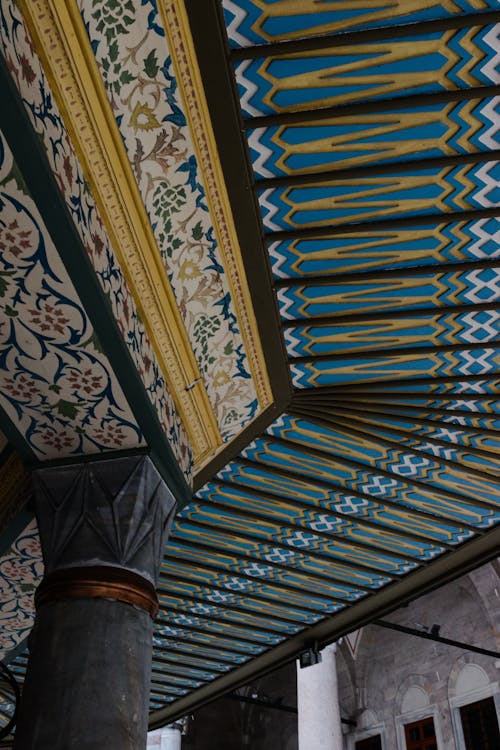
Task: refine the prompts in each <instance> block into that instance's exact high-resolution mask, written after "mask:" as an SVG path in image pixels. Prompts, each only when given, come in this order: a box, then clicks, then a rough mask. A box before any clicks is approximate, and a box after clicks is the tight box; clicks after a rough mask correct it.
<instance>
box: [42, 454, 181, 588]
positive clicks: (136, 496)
mask: <svg viewBox="0 0 500 750" xmlns="http://www.w3.org/2000/svg"><path fill="white" fill-rule="evenodd" d="M33 479H34V486H35V496H36V514H37V519H38V527H39V530H40V538H41V543H42V552H43V558H44V562H45V573H46V575H48V574H51V573H54V572H56V571H59V570H62V569H69V568H83V567H91V566H93V567H98V566H108V567H116V568H121V569H124V570H127V571H130V572H132V573H136V574H138V575H140V576H142V577H143V578H145V579H146V580H147V581H149V582H150V583H151V584H153V585H155V584H156V582H157V579H158V575H159V568H160V563H161V556H162V555H161V553H162V549H163V545H164V541H165V535H166V533H167V531H168V528H169V526H170V524H171V521H172V519H173V516H174V514H175V498H174V496H173V495H172V493H171V491H170V490H169V488H168V487H167V485H166V484H165V482H164V480H163V478H162V477H161V476H160V474H159V472H158V470H157V469H156V467H155V465H154V463H153V462H152V461H151V459H150V458H149V456H146V455H144V454H141V455H135V456H127V457H124V458H113V459H96V460H95V461H85V462H82V463H75V464H69V465H63V466H57V467H46V468H42V469H38V470H36V471H35V472H34V476H33Z"/></svg>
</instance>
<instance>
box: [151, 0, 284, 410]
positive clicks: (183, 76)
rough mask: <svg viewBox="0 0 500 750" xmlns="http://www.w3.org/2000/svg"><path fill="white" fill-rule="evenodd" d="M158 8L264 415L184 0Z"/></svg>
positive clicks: (252, 325) (266, 389) (261, 373)
mask: <svg viewBox="0 0 500 750" xmlns="http://www.w3.org/2000/svg"><path fill="white" fill-rule="evenodd" d="M201 1H202V0H200V2H201ZM158 5H159V8H160V12H161V16H162V21H163V28H164V30H165V34H166V38H167V42H168V47H169V50H170V53H171V57H172V63H173V66H174V70H175V77H176V79H177V84H178V86H179V90H180V92H181V96H182V99H183V102H184V109H185V113H186V118H187V121H188V124H189V130H190V133H191V138H192V140H193V146H194V150H195V154H196V159H197V162H198V167H199V169H200V172H201V182H202V183H203V186H204V188H205V193H206V196H207V202H208V206H209V211H210V215H211V217H212V221H213V225H214V230H215V235H216V237H217V243H218V246H219V248H220V251H221V253H222V264H223V266H224V269H225V271H226V274H227V279H228V284H229V289H230V293H231V297H232V300H233V303H234V305H235V308H236V317H237V319H238V323H239V326H240V331H241V336H242V338H243V343H244V346H245V351H246V354H247V357H248V361H249V366H250V372H251V375H252V378H253V382H254V384H255V390H256V392H257V398H258V401H259V406H260V409H261V410H263V409H265V408H266V407H268V406H270V405H271V404H272V403H273V400H274V399H273V394H272V390H271V384H270V381H269V375H268V372H267V366H266V361H265V357H264V352H263V350H262V345H261V341H260V336H259V331H258V326H257V320H256V317H255V313H254V309H253V302H252V298H251V296H250V290H249V288H248V282H247V278H246V274H245V269H244V265H243V260H242V257H241V249H240V245H239V242H238V235H237V233H236V227H235V224H234V218H233V213H232V210H231V205H230V203H229V196H228V194H227V188H226V183H225V180H224V174H223V172H222V167H221V163H220V159H219V153H218V149H217V144H216V141H215V135H214V132H213V128H212V121H211V118H210V113H209V110H208V105H207V101H206V96H205V90H204V88H203V83H202V79H201V73H200V69H199V65H198V59H197V57H196V52H195V49H194V43H193V39H192V36H191V29H190V26H189V19H188V16H187V12H186V7H185V4H184V1H183V0H160V2H159V4H158Z"/></svg>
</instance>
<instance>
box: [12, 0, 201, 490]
mask: <svg viewBox="0 0 500 750" xmlns="http://www.w3.org/2000/svg"><path fill="white" fill-rule="evenodd" d="M0 52H1V53H2V54H3V55H4V57H5V60H6V63H7V66H8V68H9V70H10V72H11V74H12V77H13V79H14V81H15V83H16V85H17V88H18V90H19V92H20V95H21V97H22V99H23V103H24V105H25V107H26V111H27V113H28V115H29V117H30V120H31V122H32V125H33V127H34V128H35V130H36V131H37V133H38V134H39V135H40V140H41V143H42V144H43V146H44V148H45V151H46V155H47V158H48V161H49V163H50V166H51V168H52V171H53V173H54V175H55V177H56V180H57V181H58V183H59V187H60V190H61V193H62V195H63V197H64V199H65V202H66V205H67V207H68V210H69V212H70V214H71V215H72V217H73V219H74V222H75V226H76V228H77V230H78V232H79V234H80V237H81V240H82V242H83V244H84V246H85V248H86V250H87V253H88V255H89V258H90V260H91V262H92V264H93V266H94V268H95V271H96V274H97V277H98V279H99V282H100V284H101V286H102V288H103V291H104V292H105V294H106V295H107V297H108V298H109V300H110V304H111V306H112V309H113V313H114V316H115V318H116V320H117V322H118V325H119V327H120V329H121V332H122V334H123V338H124V341H125V342H126V344H127V346H128V349H129V352H130V355H131V357H132V360H133V362H134V364H135V366H136V368H137V371H138V373H139V375H140V377H141V380H142V382H143V383H144V387H145V389H146V391H147V393H148V396H149V398H150V400H151V402H152V404H153V406H154V408H155V410H156V412H157V414H158V417H159V419H160V422H161V424H162V425H163V428H164V430H165V433H166V434H167V435H168V438H169V442H170V445H171V447H172V450H173V451H174V454H175V455H176V458H177V460H178V462H179V465H180V467H181V469H182V470H183V472H184V474H185V476H186V479H187V481H190V478H191V470H192V453H191V448H190V445H189V442H188V439H187V435H186V432H185V430H184V427H183V425H182V423H181V421H180V419H179V416H178V414H177V412H176V409H175V406H174V403H173V400H172V397H171V394H170V393H169V392H168V390H167V387H166V383H165V379H164V376H163V374H162V372H161V371H160V368H159V366H158V362H157V360H156V357H155V354H154V352H153V349H152V347H151V344H150V342H149V339H148V337H147V334H146V332H145V330H144V326H143V324H142V322H141V320H140V319H139V317H138V314H137V310H136V307H135V304H134V301H133V299H132V296H131V294H130V291H129V289H128V287H127V284H126V281H125V279H124V277H123V273H122V271H121V268H120V266H119V264H118V262H117V260H116V257H115V255H114V251H113V248H112V247H111V244H110V241H109V238H108V236H107V234H106V232H105V229H104V226H103V223H102V221H101V219H100V216H99V213H98V211H97V208H96V205H95V202H94V200H93V198H92V195H91V193H90V190H89V188H88V185H87V183H86V181H85V177H84V175H83V171H82V168H81V165H80V163H79V161H78V158H77V156H76V154H75V151H74V149H73V146H72V144H71V141H70V139H69V136H68V133H67V131H66V128H65V125H64V123H63V120H62V118H61V115H60V112H59V110H58V108H57V105H56V102H55V100H54V97H53V95H52V92H51V89H50V86H49V83H48V81H47V78H46V76H45V74H44V71H43V69H42V66H41V63H40V60H39V58H38V56H37V54H36V52H35V49H34V47H33V43H32V40H31V38H30V35H29V33H28V30H27V28H26V26H25V24H24V21H23V18H22V16H21V13H20V11H19V9H18V8H17V6H16V4H15V2H14V0H2V3H1V4H0Z"/></svg>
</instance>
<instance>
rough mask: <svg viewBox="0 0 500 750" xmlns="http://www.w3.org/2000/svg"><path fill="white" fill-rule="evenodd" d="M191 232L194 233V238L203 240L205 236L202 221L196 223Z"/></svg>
mask: <svg viewBox="0 0 500 750" xmlns="http://www.w3.org/2000/svg"><path fill="white" fill-rule="evenodd" d="M191 234H192V235H193V239H194V240H201V238H202V237H203V228H202V226H201V221H199V222H198V223H197V224H195V225H194V227H193V229H192V231H191Z"/></svg>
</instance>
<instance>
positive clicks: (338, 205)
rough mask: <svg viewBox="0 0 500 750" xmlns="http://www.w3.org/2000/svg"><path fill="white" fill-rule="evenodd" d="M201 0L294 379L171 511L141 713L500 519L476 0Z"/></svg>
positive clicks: (487, 145)
mask: <svg viewBox="0 0 500 750" xmlns="http://www.w3.org/2000/svg"><path fill="white" fill-rule="evenodd" d="M223 5H224V10H225V19H226V24H227V27H228V31H229V43H230V46H231V48H232V53H231V58H232V59H231V65H232V69H233V71H234V76H235V79H236V83H237V86H238V92H239V96H240V100H241V111H242V116H243V118H244V128H245V131H246V141H247V145H248V153H249V155H250V159H251V164H252V168H253V173H254V179H255V190H256V194H257V197H258V201H259V205H260V209H261V214H262V223H263V227H264V231H265V240H266V244H267V247H268V251H269V261H270V264H271V266H272V273H273V276H274V282H275V294H276V302H277V305H278V306H279V310H280V315H281V319H282V330H283V337H284V341H285V344H286V350H287V354H288V358H289V367H290V375H291V379H292V382H293V386H294V388H295V395H294V397H293V400H292V403H291V405H290V407H289V409H288V411H287V413H285V414H283V415H282V416H281V417H280V418H279V419H277V420H276V421H275V422H274V423H273V424H272V425H271V426H270V427H269V428H268V429H267V430H266V431H265V432H264V434H262V435H261V436H260V437H259V438H257V439H256V440H254V441H253V442H252V443H251V444H250V445H249V446H248V447H247V448H246V449H245V450H243V451H242V452H241V454H240V455H239V456H238V457H237V458H236V459H235V460H233V461H231V462H230V463H229V464H228V465H227V466H226V467H225V468H224V469H223V470H222V471H220V472H219V473H218V475H217V476H216V477H214V479H213V481H211V482H209V483H208V484H206V485H205V486H204V487H203V488H202V489H200V490H199V492H198V493H197V496H196V500H195V502H193V503H192V504H191V505H189V506H188V507H186V508H185V509H184V510H183V511H182V512H181V513H180V515H179V516H178V518H177V521H176V523H175V528H174V531H173V534H172V538H171V540H170V542H169V545H168V548H167V556H166V560H165V563H164V566H163V572H162V583H161V601H162V606H163V614H162V621H161V622H160V623H159V624H158V627H157V629H156V638H155V646H156V651H155V657H156V662H155V672H154V690H153V703H152V707H153V708H158V707H160V705H161V704H162V703H166V702H170V701H173V700H174V699H175V698H176V697H177V696H180V695H182V694H185V693H187V692H190V691H192V690H193V689H194V688H197V687H199V686H202V685H203V684H205V683H206V682H208V681H209V680H214V679H216V678H217V677H218V676H219V675H221V674H222V673H223V672H225V671H228V670H231V669H234V668H237V667H238V666H239V665H241V664H242V663H243V662H244V661H246V660H249V659H252V658H253V657H255V656H256V655H257V654H260V653H262V652H264V651H266V650H268V649H270V648H272V647H273V646H275V645H276V644H278V643H280V642H281V641H283V640H284V639H287V638H289V637H291V636H292V635H293V634H295V633H297V632H299V631H301V630H303V629H307V628H308V626H310V625H312V624H313V623H315V622H317V621H319V620H321V619H322V618H324V617H325V616H326V615H331V614H333V613H338V612H340V611H341V610H344V609H345V608H348V607H351V606H353V605H354V604H355V603H356V602H359V601H360V600H362V599H364V598H366V597H372V596H374V595H375V596H376V594H377V592H378V591H380V590H381V589H382V588H383V587H386V586H389V585H391V583H393V582H395V581H397V580H399V579H400V578H401V577H402V576H405V575H406V574H408V573H411V572H412V571H415V570H417V569H418V568H421V567H422V566H424V565H427V564H428V563H430V562H431V561H432V560H434V559H435V558H437V557H439V556H441V555H443V554H446V553H449V552H450V551H451V550H453V549H454V548H456V547H457V546H458V545H461V544H462V542H465V541H466V540H470V539H472V538H473V537H477V536H478V535H481V534H482V533H484V531H485V530H487V529H489V528H490V527H491V526H492V525H493V524H495V522H498V520H500V507H499V503H498V497H499V492H498V481H497V477H498V447H499V441H498V435H499V433H498V430H499V428H500V423H499V421H498V419H496V418H495V414H496V413H498V400H497V395H496V394H497V393H498V384H499V381H498V370H499V359H498V350H497V349H496V346H497V342H498V338H499V320H500V315H499V313H498V308H497V304H498V298H499V296H500V268H499V266H500V263H498V258H499V257H500V251H499V239H500V221H499V220H498V219H497V218H496V214H497V213H498V211H497V210H496V208H494V207H497V206H500V193H499V191H498V182H499V176H500V167H499V165H498V162H497V161H496V159H497V158H498V156H499V153H500V151H499V150H498V149H500V135H499V134H500V114H499V106H500V98H499V97H498V96H497V95H498V94H500V91H497V90H496V88H495V87H496V84H498V83H499V82H500V70H499V67H498V65H499V62H500V56H499V55H498V52H497V50H498V33H499V31H500V26H497V25H495V23H496V21H497V20H500V19H497V18H496V17H495V18H493V15H492V14H491V13H489V14H488V15H485V16H484V24H482V23H481V18H480V17H479V15H478V14H477V12H478V11H487V10H488V9H491V8H497V3H496V2H492V3H490V4H488V3H485V2H484V3H482V2H471V3H464V2H461V3H455V4H453V3H426V9H425V10H422V9H421V8H419V4H418V3H403V2H401V3H399V4H396V5H397V8H395V4H394V3H392V2H391V3H371V2H365V3H360V4H358V6H357V8H356V12H355V13H354V11H353V10H352V3H339V2H335V3H332V2H324V3H317V2H316V3H312V2H311V3H309V2H295V3H292V2H277V3H276V2H264V1H259V2H257V1H255V2H245V0H239V1H237V2H232V1H231V2H230V1H229V0H228V1H227V2H224V3H223ZM360 5H363V6H364V7H363V8H361V7H359V6H360ZM323 6H324V7H323ZM405 8H406V9H407V10H408V11H409V12H407V13H405V12H404V11H405ZM474 13H475V14H476V15H474V16H473V17H472V15H471V18H470V22H469V19H468V18H467V17H466V14H474ZM433 19H437V20H433ZM429 21H430V23H429ZM415 22H416V23H415ZM402 24H412V25H411V26H404V25H402ZM396 25H398V27H397V28H391V29H390V30H388V27H395V26H396ZM400 25H402V26H400ZM368 27H369V28H370V29H372V30H371V31H369V32H366V33H364V32H361V33H354V32H358V30H362V29H366V28H368ZM379 27H380V28H379ZM382 28H383V29H384V31H383V32H382V31H381V30H380V29H382ZM374 29H378V31H377V30H374ZM345 31H349V32H350V33H349V35H347V36H346V35H343V34H340V33H338V32H345ZM319 34H329V35H330V36H322V37H318V36H316V35H319ZM303 37H305V38H303ZM294 40H295V41H294ZM269 44H271V45H272V46H266V45H269ZM255 45H258V46H255ZM352 103H355V104H356V107H355V108H354V109H352V107H351V104H352ZM492 209H493V210H492ZM495 260H496V265H495ZM306 635H307V632H306V631H304V637H306ZM165 671H166V672H167V673H168V674H166V673H165ZM162 675H163V676H162Z"/></svg>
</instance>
